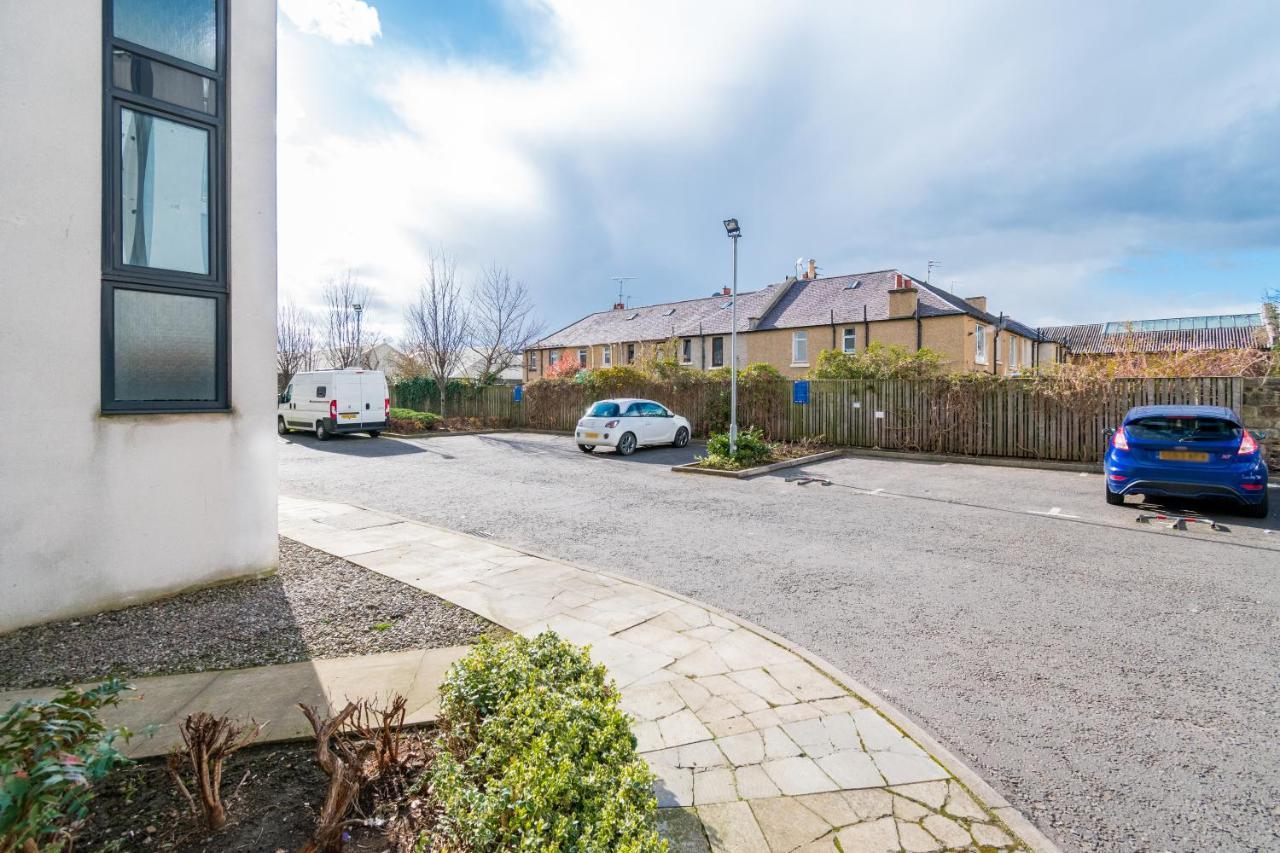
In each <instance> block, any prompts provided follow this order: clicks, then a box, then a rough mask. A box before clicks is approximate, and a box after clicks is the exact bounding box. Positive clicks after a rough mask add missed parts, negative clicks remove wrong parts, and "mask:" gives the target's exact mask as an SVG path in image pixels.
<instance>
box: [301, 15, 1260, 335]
mask: <svg viewBox="0 0 1280 853" xmlns="http://www.w3.org/2000/svg"><path fill="white" fill-rule="evenodd" d="M280 11H281V14H280V28H279V34H280V47H279V51H280V53H279V74H280V84H279V85H280V104H279V107H280V113H279V140H280V142H279V145H280V150H279V156H280V187H279V190H280V196H279V204H280V211H279V213H280V281H281V291H282V297H283V298H290V299H293V300H295V301H297V302H299V303H301V304H304V305H307V304H313V303H315V302H316V301H317V298H318V292H319V288H320V286H321V284H322V283H323V282H324V281H325V280H326V279H327V278H328V277H329V276H330V275H333V274H334V273H336V272H337V271H339V270H342V269H345V268H348V267H350V268H353V269H355V270H357V271H358V273H359V274H360V276H361V277H362V278H363V279H364V280H365V281H366V282H367V283H369V284H370V285H371V286H372V287H373V288H374V289H375V293H376V299H375V300H374V305H373V306H372V308H371V309H370V314H369V315H368V316H369V319H370V320H371V321H373V322H374V323H376V324H377V325H378V326H380V327H381V329H382V330H383V331H384V332H385V333H386V334H388V335H391V336H393V337H394V336H395V335H396V334H398V326H399V322H400V315H401V312H402V309H403V305H404V304H405V303H406V302H407V300H408V299H409V298H410V296H411V294H412V293H413V291H414V289H415V288H416V286H417V281H418V278H419V276H420V273H421V270H422V267H423V261H424V258H425V255H426V254H427V252H429V251H430V250H431V249H433V248H441V249H444V250H445V251H447V252H449V253H451V254H453V255H454V256H455V257H456V258H457V259H458V262H459V267H460V270H461V272H462V275H463V276H464V278H470V277H471V276H473V275H474V274H475V273H476V272H477V271H478V270H479V269H480V267H482V266H483V265H486V264H489V263H492V262H496V263H498V264H501V265H503V266H506V267H507V268H509V269H510V270H511V272H512V274H513V275H515V276H516V277H518V278H521V279H523V280H525V281H526V282H528V284H529V286H530V288H531V290H532V291H533V293H534V295H535V297H536V299H537V302H538V306H539V312H540V314H541V315H542V318H543V319H544V321H545V323H546V325H547V327H548V328H556V327H559V326H562V325H564V324H566V323H568V322H571V321H572V320H574V319H576V318H577V317H579V316H581V315H582V314H584V313H587V312H589V311H593V310H600V309H603V308H608V306H609V305H610V303H611V302H612V301H613V294H614V292H615V285H614V283H613V282H612V281H611V279H612V278H613V277H614V276H620V275H627V276H635V280H634V281H632V282H630V283H629V284H628V287H627V292H628V293H629V294H630V296H631V301H632V302H633V303H634V304H643V303H648V302H657V301H663V300H668V299H682V298H689V297H691V296H698V295H702V294H704V293H710V292H711V291H712V290H713V289H716V288H718V287H720V286H721V285H723V284H726V283H727V282H728V277H729V245H728V241H727V239H726V238H725V236H724V232H723V229H722V227H721V224H720V222H721V220H722V219H724V218H725V217H727V216H736V217H738V218H739V219H740V220H741V222H742V226H743V232H744V236H743V239H742V242H741V244H740V272H739V283H740V286H742V287H743V288H744V289H745V288H755V287H759V286H763V285H765V284H768V283H770V282H772V281H777V280H780V279H781V278H783V277H784V276H786V275H788V274H791V273H793V272H794V270H795V267H794V264H795V261H796V259H797V258H810V257H813V258H816V259H817V261H818V265H819V267H820V268H821V269H822V271H823V272H825V273H828V274H840V273H850V272H859V271H867V270H875V269H885V268H889V267H896V268H899V269H902V270H904V271H906V272H909V273H912V274H915V275H918V276H921V277H923V276H924V274H925V269H926V264H927V262H928V261H929V260H930V259H934V260H937V261H939V262H940V264H941V265H940V266H939V267H938V268H937V270H936V271H935V273H934V277H933V280H934V282H935V283H938V284H941V285H943V286H945V287H949V288H952V289H954V290H955V291H956V292H958V293H960V294H961V295H965V296H970V295H986V296H987V297H988V299H989V305H990V307H991V308H992V309H993V310H995V311H1001V310H1003V311H1006V312H1008V313H1011V314H1012V315H1014V316H1015V317H1017V318H1019V319H1020V320H1023V321H1024V322H1028V323H1033V324H1051V323H1060V322H1085V321H1093V320H1104V319H1137V318H1148V317H1166V316H1179V315H1183V314H1193V313H1210V312H1224V313H1226V312H1236V311H1249V310H1257V309H1256V306H1257V303H1258V301H1259V298H1260V297H1261V295H1262V293H1263V291H1265V290H1267V289H1270V288H1276V287H1280V156H1277V152H1280V85H1278V84H1280V51H1276V50H1275V49H1274V45H1275V44H1276V43H1277V41H1280V15H1277V14H1275V9H1274V6H1271V5H1270V4H1269V3H1266V2H1258V3H1251V2H1233V3H1231V4H1221V5H1216V6H1211V5H1206V4H1202V3H1182V2H1148V3H1142V2H1135V3H1127V4H1079V3H1067V2H1062V3H1053V2H1047V3H1038V4H1025V3H1014V2H982V0H973V2H967V3H964V4H941V3H915V2H903V3H897V4H881V3H864V4H855V3H846V2H839V3H835V2H833V3H802V4H796V3H783V2H776V3H774V2H761V3H750V4H746V3H741V2H735V3H720V2H702V3H697V4H689V3H682V2H661V0H653V2H646V3H642V4H641V3H613V2H599V0H597V2H591V0H580V1H579V0H535V2H522V0H473V2H463V0H437V1H436V2H431V3H423V2H414V0H280Z"/></svg>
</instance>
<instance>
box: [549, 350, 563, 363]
mask: <svg viewBox="0 0 1280 853" xmlns="http://www.w3.org/2000/svg"><path fill="white" fill-rule="evenodd" d="M559 363H560V351H559V350H552V351H551V352H549V353H547V367H555V366H556V365H557V364H559Z"/></svg>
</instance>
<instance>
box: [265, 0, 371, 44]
mask: <svg viewBox="0 0 1280 853" xmlns="http://www.w3.org/2000/svg"><path fill="white" fill-rule="evenodd" d="M280 11H281V12H283V13H284V15H285V17H286V18H288V19H289V21H290V22H291V23H292V24H293V25H294V26H295V27H297V28H298V29H299V30H301V31H302V32H304V33H307V34H309V35H317V36H320V37H322V38H326V39H328V40H329V41H331V42H333V43H334V44H373V40H374V39H375V38H377V37H378V36H380V35H382V25H381V23H379V21H378V10H377V9H375V8H374V7H373V6H371V5H369V4H368V3H366V2H364V0H280Z"/></svg>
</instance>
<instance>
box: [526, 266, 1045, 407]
mask: <svg viewBox="0 0 1280 853" xmlns="http://www.w3.org/2000/svg"><path fill="white" fill-rule="evenodd" d="M732 305H733V299H732V296H731V295H730V293H729V291H728V289H727V288H726V289H725V290H723V291H722V292H720V293H717V294H715V295H714V296H710V297H704V298H701V299H688V300H684V301H681V302H665V303H662V304H658V305H646V306H643V307H638V308H634V307H633V308H628V307H626V306H625V305H623V304H622V303H617V304H615V305H614V306H613V308H612V309H611V310H608V311H600V312H597V313H595V314H590V315H588V316H586V317H583V318H582V319H581V320H579V321H577V322H576V323H573V324H571V325H569V326H566V327H565V328H563V329H560V330H559V331H557V332H553V333H552V334H550V335H548V336H546V337H545V338H543V339H542V340H541V341H539V342H538V343H537V344H535V345H534V346H533V347H530V348H529V349H528V350H526V351H525V356H524V378H525V381H527V382H531V381H534V380H536V379H539V378H541V376H542V375H543V374H544V373H545V372H546V371H547V370H548V369H549V368H551V367H553V366H555V365H557V364H559V363H560V362H561V360H563V359H568V360H571V361H573V362H575V363H577V364H578V365H580V366H582V367H586V368H599V367H610V366H613V365H622V364H631V363H633V362H635V361H636V359H638V358H641V357H642V356H643V355H644V353H645V352H646V350H652V348H654V347H656V346H657V345H659V344H662V343H665V342H667V341H671V340H674V341H675V342H676V347H677V352H678V353H679V360H680V362H681V363H683V364H685V365H687V366H689V367H691V368H696V369H701V370H710V369H714V368H717V367H724V366H727V365H728V363H729V361H728V359H729V350H730V346H729V333H730V323H731V317H732V313H733V312H732V311H731V308H732ZM872 343H884V344H896V345H899V346H902V347H905V348H906V349H908V350H917V349H921V348H928V349H931V350H934V351H936V352H938V353H940V354H942V356H943V357H944V358H945V359H946V360H947V364H948V367H949V369H951V370H957V371H961V370H964V371H981V370H985V371H990V372H993V373H999V374H1009V373H1016V372H1018V371H1020V370H1022V369H1024V368H1027V367H1032V366H1035V365H1039V364H1042V363H1045V362H1050V361H1055V360H1057V359H1058V358H1059V355H1060V353H1059V350H1060V346H1059V344H1058V342H1057V341H1055V340H1053V339H1051V338H1050V337H1048V336H1047V335H1045V334H1044V333H1043V332H1041V331H1039V330H1037V329H1033V328H1031V327H1030V326H1027V325H1025V324H1023V323H1019V322H1018V321H1017V320H1015V319H1013V318H1012V317H1008V316H1005V315H1003V314H992V313H990V312H989V311H988V310H987V300H986V297H982V296H971V297H968V298H965V299H962V298H960V297H958V296H954V295H952V294H951V293H948V292H946V291H945V290H942V289H941V288H938V287H934V286H933V285H931V284H928V283H926V282H923V281H920V280H919V279H917V278H914V277H912V276H910V275H907V274H905V273H903V272H901V271H899V270H892V269H891V270H879V271H876V272H866V273H858V274H856V275H839V276H824V277H819V276H818V275H817V272H816V265H815V264H814V263H813V262H812V261H810V263H809V270H808V272H807V273H806V274H805V275H803V276H800V277H798V278H788V279H787V280H786V281H782V282H779V283H776V284H771V285H769V286H768V287H765V288H763V289H761V290H755V291H751V292H747V293H739V294H738V344H737V346H738V352H737V359H738V366H739V367H740V368H741V367H745V366H746V365H747V364H750V363H754V362H766V363H768V364H771V365H773V366H774V367H776V368H778V370H780V371H781V372H782V373H783V374H784V375H786V376H790V377H796V378H798V377H802V376H804V375H805V374H807V373H808V372H809V370H810V368H812V367H813V366H814V365H816V364H817V359H818V354H819V353H820V352H822V351H823V350H838V351H841V352H849V353H852V352H860V351H862V350H864V349H866V348H867V346H868V345H869V344H872Z"/></svg>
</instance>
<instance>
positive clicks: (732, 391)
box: [724, 219, 742, 456]
mask: <svg viewBox="0 0 1280 853" xmlns="http://www.w3.org/2000/svg"><path fill="white" fill-rule="evenodd" d="M724 230H725V233H727V234H728V235H729V239H730V240H732V241H733V296H732V299H733V302H732V303H731V304H730V309H731V310H730V318H729V323H730V326H729V455H730V456H736V455H737V453H738V238H739V237H741V236H742V229H741V228H739V227H738V220H736V219H726V220H725V221H724Z"/></svg>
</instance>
